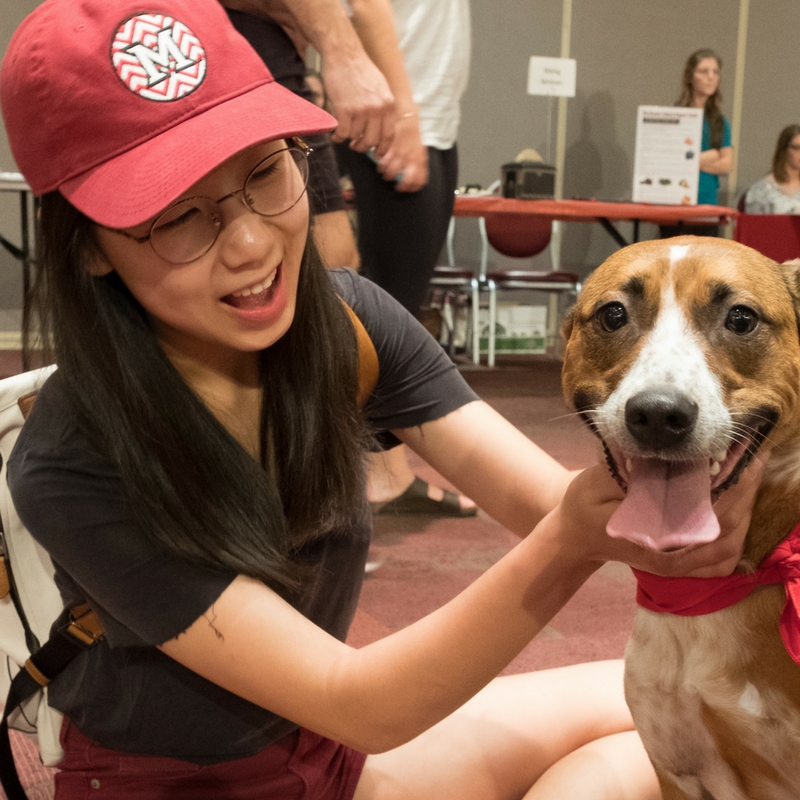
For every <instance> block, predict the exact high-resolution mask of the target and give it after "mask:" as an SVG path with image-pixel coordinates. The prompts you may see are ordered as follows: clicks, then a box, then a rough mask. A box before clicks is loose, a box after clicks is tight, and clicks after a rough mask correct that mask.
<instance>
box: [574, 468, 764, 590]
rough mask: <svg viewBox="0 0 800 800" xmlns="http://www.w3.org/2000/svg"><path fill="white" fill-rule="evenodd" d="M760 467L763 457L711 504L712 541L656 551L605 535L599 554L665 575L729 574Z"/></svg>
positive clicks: (739, 552) (739, 548)
mask: <svg viewBox="0 0 800 800" xmlns="http://www.w3.org/2000/svg"><path fill="white" fill-rule="evenodd" d="M763 467H764V459H761V460H756V461H754V462H753V463H752V464H750V466H749V467H748V468H747V469H746V470H745V471H744V472H743V473H742V475H741V477H740V478H739V482H738V483H737V484H736V485H735V486H732V487H731V488H730V489H728V491H726V492H725V493H724V494H723V495H722V496H721V497H720V498H719V500H718V501H717V502H716V503H715V504H714V512H715V513H716V515H717V519H718V520H719V524H720V528H721V531H720V535H719V536H718V537H717V538H716V539H715V540H714V541H713V542H709V543H707V544H700V545H692V546H691V547H683V548H681V549H680V550H674V551H672V552H659V551H655V550H650V549H649V548H646V547H642V546H640V545H636V544H633V543H632V542H629V541H627V540H624V539H612V538H611V537H606V539H607V541H605V542H604V543H601V550H602V551H603V552H602V553H601V556H600V557H601V558H603V560H606V561H608V560H613V561H622V562H624V563H626V564H630V566H632V567H635V568H636V569H641V570H644V571H645V572H652V573H654V574H655V575H663V576H665V577H691V578H709V577H716V576H724V575H730V574H731V573H732V572H733V570H734V568H735V567H736V565H737V564H738V563H739V560H740V559H741V557H742V549H743V548H744V540H745V536H746V534H747V530H748V528H749V527H750V519H751V516H752V513H753V506H754V504H755V499H756V493H757V491H758V488H759V486H760V485H761V478H762V475H763ZM587 472H588V470H587ZM571 488H572V487H570V489H571ZM569 496H570V490H567V494H566V496H565V502H567V501H568V498H569Z"/></svg>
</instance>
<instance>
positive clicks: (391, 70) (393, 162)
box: [326, 0, 428, 192]
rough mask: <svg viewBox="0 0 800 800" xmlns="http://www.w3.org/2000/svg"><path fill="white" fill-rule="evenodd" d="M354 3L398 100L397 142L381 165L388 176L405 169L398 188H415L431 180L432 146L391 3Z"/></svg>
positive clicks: (356, 18)
mask: <svg viewBox="0 0 800 800" xmlns="http://www.w3.org/2000/svg"><path fill="white" fill-rule="evenodd" d="M350 6H351V9H352V20H353V26H354V27H355V29H356V31H357V32H358V35H359V37H360V39H361V41H362V43H363V45H364V48H365V50H366V51H367V54H368V55H369V57H370V58H371V59H372V60H373V61H374V62H375V64H376V65H377V66H378V68H379V69H380V71H381V72H382V73H383V75H384V76H385V77H386V80H387V81H388V82H389V87H390V88H391V90H392V93H393V94H394V96H395V100H396V101H397V115H398V116H397V123H396V126H395V137H394V142H393V143H392V146H391V148H390V149H389V151H388V152H386V154H385V155H383V154H382V153H377V155H378V156H379V157H380V156H382V157H381V158H380V164H379V167H378V169H379V171H380V172H381V174H382V175H383V176H384V177H385V178H386V179H387V180H391V179H393V178H395V177H396V176H397V175H400V174H401V173H402V181H400V182H399V183H398V184H397V186H396V188H397V189H398V190H399V191H408V192H415V191H417V190H419V189H421V188H422V187H423V186H424V185H425V184H426V183H427V182H428V150H427V148H426V147H425V146H424V145H423V144H422V139H421V136H420V128H419V111H418V109H417V105H416V103H415V102H414V97H413V91H412V88H411V84H410V83H409V80H408V75H407V74H406V69H405V65H404V63H403V54H402V52H401V50H400V44H399V42H398V39H397V33H396V32H395V28H394V19H393V16H392V7H391V4H390V3H389V1H388V0H351V3H350ZM326 82H327V72H326Z"/></svg>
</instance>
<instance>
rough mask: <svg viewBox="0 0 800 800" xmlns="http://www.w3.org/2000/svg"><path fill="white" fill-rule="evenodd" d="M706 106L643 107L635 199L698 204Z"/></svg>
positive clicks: (638, 131) (638, 125) (638, 123)
mask: <svg viewBox="0 0 800 800" xmlns="http://www.w3.org/2000/svg"><path fill="white" fill-rule="evenodd" d="M702 133H703V109H702V108H680V107H678V108H675V107H673V106H639V111H638V115H637V119H636V155H635V159H634V167H633V202H634V203H659V204H662V205H692V206H693V205H697V181H698V177H699V173H700V142H701V136H702Z"/></svg>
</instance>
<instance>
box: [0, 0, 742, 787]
mask: <svg viewBox="0 0 800 800" xmlns="http://www.w3.org/2000/svg"><path fill="white" fill-rule="evenodd" d="M0 95H1V97H2V105H3V114H4V119H5V122H6V128H7V131H8V134H9V140H10V142H11V146H12V149H13V152H14V156H15V158H16V161H17V163H18V165H19V167H20V169H21V170H22V172H23V173H24V174H25V176H26V178H27V180H28V181H29V183H30V185H31V186H32V187H33V189H34V191H35V192H36V193H37V194H38V195H40V196H41V229H42V249H41V252H40V253H39V259H38V262H39V263H38V266H39V269H38V273H37V285H36V288H35V295H34V298H33V311H34V313H33V314H32V315H31V320H32V325H35V328H36V333H37V337H38V338H37V337H34V336H33V332H32V330H30V331H28V332H27V333H26V346H28V347H33V346H43V347H44V349H45V357H46V358H52V359H53V360H55V362H56V363H57V365H58V369H57V371H56V372H55V373H54V374H53V376H52V377H51V378H49V379H48V381H47V382H46V383H45V385H44V387H43V388H42V390H41V392H40V393H39V395H38V397H37V400H36V405H35V408H34V410H33V412H32V414H31V416H30V418H29V419H28V421H27V422H26V424H25V427H24V429H23V431H22V434H21V436H20V438H19V440H18V442H17V445H16V447H15V449H14V452H13V454H12V456H11V459H10V461H9V485H10V489H11V492H12V496H13V499H14V502H15V504H16V506H17V509H18V511H19V514H20V517H21V518H22V519H23V521H24V523H25V524H26V526H27V527H28V529H29V530H30V531H31V533H32V535H33V536H34V537H35V538H36V539H37V540H38V541H39V542H40V543H41V544H42V546H43V547H44V548H45V549H46V550H47V551H48V552H49V554H50V555H51V557H52V560H53V562H54V564H55V565H56V574H57V581H58V585H59V588H60V590H61V592H62V595H63V598H64V602H65V604H66V605H69V606H71V605H73V604H74V603H75V601H76V600H78V599H81V600H86V601H88V602H89V604H90V605H91V607H92V608H93V610H94V611H95V612H96V614H97V615H98V617H99V618H100V620H101V622H102V625H103V629H104V638H103V640H102V641H101V642H100V643H99V644H98V645H97V646H95V647H93V648H91V649H89V650H87V651H85V652H83V653H82V654H81V655H80V656H79V657H78V658H77V659H76V660H75V661H73V662H72V663H71V664H70V666H69V667H68V668H67V669H66V670H65V671H64V672H62V673H61V674H60V675H59V676H58V677H57V678H56V680H54V681H53V682H52V683H51V684H50V687H49V702H50V703H51V704H52V705H53V706H54V707H55V708H57V709H59V710H60V711H62V712H63V713H64V715H65V723H64V727H63V730H62V743H63V747H64V759H63V761H62V762H61V764H60V771H59V772H58V775H57V778H56V784H57V785H56V797H57V798H58V800H71V798H77V797H85V796H87V793H88V794H92V793H93V792H94V791H95V790H96V789H97V788H98V787H99V788H100V789H101V790H102V793H103V796H104V797H108V798H117V797H119V798H129V797H132V796H135V797H137V798H140V799H141V800H150V798H153V799H155V798H157V797H164V796H168V797H170V798H177V799H178V800H181V798H192V800H194V799H195V798H197V797H199V796H203V797H208V796H219V797H225V798H257V797H258V798H262V797H264V796H274V797H281V798H289V799H291V798H308V800H311V799H312V798H313V800H321V799H324V798H341V799H342V800H347V799H348V798H351V797H356V798H357V800H371V799H372V798H389V797H392V798H429V797H448V796H455V797H459V798H460V800H467V799H468V798H471V797H475V798H478V797H480V798H508V800H511V798H517V797H522V796H526V797H528V798H535V797H539V798H542V797H550V798H560V797H570V798H574V799H575V800H581V799H582V800H587V799H588V798H595V797H600V796H606V795H603V794H601V793H607V794H608V795H613V796H615V797H626V798H654V797H656V796H657V793H658V789H657V786H656V784H655V779H654V775H653V772H652V769H651V768H650V766H649V762H648V761H647V759H646V757H645V755H644V752H643V750H642V748H641V745H640V743H639V741H638V738H637V736H636V734H635V732H634V731H633V728H632V723H631V719H630V716H629V714H628V712H627V709H626V707H625V703H624V699H623V695H622V682H621V665H620V664H619V663H617V662H610V663H604V664H588V665H582V666H577V667H571V668H566V669H563V670H553V671H549V672H544V673H540V674H534V675H520V676H514V677H513V678H505V679H498V680H493V678H494V677H495V676H496V675H497V674H498V673H499V672H500V671H501V670H502V669H503V668H504V666H505V665H506V664H507V663H508V662H509V661H510V660H511V659H512V658H513V657H514V656H515V655H516V654H517V653H518V652H519V651H520V650H521V649H522V648H523V647H524V646H525V645H526V644H527V643H528V642H529V640H530V639H531V638H532V637H533V636H535V635H536V633H537V632H538V631H539V630H541V628H542V627H543V626H544V625H545V624H546V623H547V621H548V620H549V619H550V618H551V617H552V615H553V614H554V613H556V611H558V609H559V608H560V607H561V606H562V605H563V604H564V603H565V602H566V601H567V600H568V599H569V597H570V596H571V595H572V593H573V592H575V591H576V590H577V589H578V588H579V587H580V586H581V584H582V583H583V582H584V581H585V580H586V578H587V577H588V576H589V575H590V574H591V573H592V572H593V571H594V570H595V569H597V567H598V566H599V565H600V564H601V563H602V562H603V561H605V560H607V559H610V558H617V559H621V560H624V561H627V562H629V563H632V564H634V565H635V566H637V567H639V568H641V569H645V570H648V571H653V572H657V573H659V574H672V573H680V574H695V575H705V574H717V573H726V572H730V570H731V569H732V568H733V565H734V564H735V563H736V560H737V557H738V553H739V552H740V549H741V543H742V537H743V534H744V531H745V530H746V528H747V519H748V515H749V508H750V505H751V503H752V497H753V484H754V481H753V480H747V479H744V480H742V481H740V484H739V486H738V487H737V488H736V489H733V490H731V491H730V492H728V493H727V494H726V495H725V504H727V510H725V509H723V510H718V513H720V514H722V517H723V519H722V525H723V530H724V535H722V536H721V537H720V539H719V540H718V541H716V542H714V543H712V544H709V545H706V546H703V547H700V548H697V549H693V550H691V551H689V552H678V553H671V554H663V553H662V554H655V553H651V552H648V551H644V550H642V549H640V548H638V547H636V546H634V545H631V544H630V543H627V542H621V541H619V540H611V539H610V538H609V537H607V536H606V534H605V525H606V522H607V521H608V518H609V516H610V514H611V513H612V511H613V510H614V508H615V507H616V505H617V503H618V500H619V490H618V489H617V487H616V484H615V483H614V482H613V481H612V480H611V478H610V477H609V476H608V475H607V474H606V471H605V469H604V468H602V467H596V468H593V469H590V470H587V471H586V472H584V473H582V474H581V475H579V476H578V477H576V478H575V479H574V480H572V482H570V480H571V478H572V477H573V476H572V475H570V474H569V473H567V472H566V470H564V469H563V468H562V467H561V466H560V465H558V464H557V463H556V462H555V461H553V460H552V459H551V458H549V457H548V456H547V455H546V454H545V453H543V452H542V451H541V450H540V449H539V448H538V447H536V445H534V444H533V443H532V442H531V441H529V440H528V439H527V438H526V437H524V436H523V435H522V434H521V433H519V432H518V431H516V430H515V429H514V428H513V427H512V426H511V425H509V424H508V423H507V422H506V421H505V420H503V419H502V418H501V417H500V416H499V415H498V414H496V413H495V412H494V411H493V410H492V409H490V408H489V407H488V406H487V405H485V404H484V403H482V402H480V400H479V399H478V398H477V397H476V396H475V395H474V393H473V392H472V391H471V390H470V389H469V387H468V386H467V385H466V383H465V382H464V381H463V379H462V378H461V376H460V375H459V373H458V370H457V369H456V367H455V366H454V365H453V364H452V362H451V361H450V360H449V359H448V358H447V356H446V355H445V354H444V353H443V351H442V350H441V348H440V347H439V346H438V343H437V342H436V341H435V340H433V339H432V338H431V337H430V336H429V335H428V333H427V332H426V331H425V330H424V329H423V328H422V327H421V326H420V325H419V324H418V323H417V322H416V321H415V320H414V319H413V318H412V317H411V316H410V315H409V314H408V313H407V312H406V311H405V310H403V309H402V307H400V306H399V305H398V304H397V303H396V302H395V301H394V300H392V299H391V298H390V297H389V296H388V295H387V294H385V293H384V292H382V291H381V290H379V289H378V288H377V287H375V286H374V285H372V284H371V283H369V282H368V281H366V280H364V279H362V278H360V277H359V276H358V275H357V274H355V273H353V272H351V271H349V270H334V271H326V270H325V269H324V268H323V266H322V264H321V263H320V261H319V258H318V256H317V254H316V251H315V249H314V243H313V239H312V237H311V236H309V219H308V206H307V200H306V197H305V194H304V188H305V172H304V169H305V156H304V155H303V152H302V145H301V144H300V143H299V142H298V141H297V140H296V138H295V137H301V138H302V136H303V135H306V134H310V133H315V132H320V131H324V130H330V129H332V128H333V127H334V125H335V120H334V119H333V118H332V117H331V116H329V115H328V114H327V113H325V112H324V111H322V110H321V109H319V108H317V107H316V106H314V105H312V104H310V103H307V102H305V101H303V100H301V99H299V98H298V97H297V96H295V95H293V94H292V93H290V92H288V91H286V90H284V89H282V88H281V87H280V86H277V85H276V84H275V83H274V81H273V80H272V76H271V75H270V74H269V72H268V71H267V70H266V68H265V67H264V65H263V62H262V61H261V59H260V58H258V56H257V55H256V54H255V53H254V52H253V51H252V50H250V49H249V47H248V46H247V44H246V43H245V41H244V40H243V39H241V37H239V36H238V34H236V33H235V31H234V30H233V28H232V27H231V26H230V24H229V23H228V21H227V17H226V16H225V14H224V12H223V11H222V9H221V7H220V6H219V5H218V4H217V2H216V0H170V1H169V2H168V3H162V2H161V0H157V2H155V3H154V4H153V5H151V7H150V11H148V12H146V13H145V12H142V10H141V5H140V2H139V0H46V1H45V2H44V3H42V4H41V5H39V6H38V7H37V9H36V10H35V11H34V12H33V13H32V14H31V15H30V16H29V17H28V18H27V19H26V20H25V21H24V22H23V23H22V25H21V26H20V28H19V30H18V31H17V32H16V33H15V35H14V37H13V39H12V41H11V43H10V45H9V48H8V50H7V52H6V55H5V58H4V61H3V66H2V73H0ZM87 127H90V128H91V131H90V132H91V135H87ZM54 153H56V154H57V157H53V154H54ZM342 300H344V301H345V302H346V303H347V305H349V306H350V308H351V309H352V310H353V311H354V312H355V314H356V315H357V316H358V318H359V319H360V320H361V322H362V323H363V325H364V327H365V328H366V329H367V330H368V332H369V335H370V337H371V339H372V341H373V343H374V345H375V349H376V351H377V355H378V360H379V366H380V372H379V377H378V381H377V385H376V386H375V389H374V391H373V394H372V397H371V398H370V399H369V400H368V402H367V403H366V405H364V406H360V405H359V403H358V402H357V388H358V363H357V362H358V349H357V342H356V335H355V332H354V328H353V325H352V323H351V321H350V317H349V315H348V311H347V309H346V307H345V304H344V303H343V302H342ZM398 441H402V442H404V443H405V444H407V445H409V446H410V447H411V448H413V449H414V450H415V451H416V452H417V453H419V455H420V456H422V457H423V458H424V459H425V460H427V461H428V462H429V463H430V464H432V465H433V466H434V467H435V468H436V469H438V470H439V471H440V472H441V473H442V474H443V475H444V477H445V478H447V479H448V480H451V481H453V482H454V483H455V484H456V485H457V486H459V488H460V489H461V491H464V492H466V493H468V494H469V496H471V497H474V498H475V499H476V501H478V502H479V503H480V505H481V507H482V508H483V509H484V510H485V511H486V512H487V513H489V514H491V515H492V516H494V517H495V518H496V519H498V520H499V521H500V522H501V523H503V524H505V525H506V526H508V527H509V528H510V529H512V530H514V531H515V532H517V533H518V534H519V535H520V536H521V537H525V538H523V540H522V541H521V543H520V544H519V545H518V546H517V547H516V548H514V549H513V550H512V551H511V552H510V553H509V554H508V555H507V556H506V557H505V558H503V559H501V560H500V561H499V562H498V563H497V564H496V565H495V566H493V567H492V568H491V569H489V570H488V571H487V572H486V573H485V574H484V575H483V576H481V578H480V579H479V580H478V581H476V582H475V583H474V584H473V585H472V586H471V587H469V588H468V589H467V590H466V591H465V592H463V593H462V594H461V595H459V596H458V597H456V598H455V599H454V600H453V601H452V602H450V603H448V604H447V605H446V606H444V607H443V608H441V609H439V610H437V611H436V612H434V613H433V614H431V615H430V616H428V617H426V618H425V619H423V620H420V621H419V622H417V623H416V624H414V625H411V626H409V627H408V628H406V629H405V630H403V631H401V632H399V633H396V634H393V635H391V636H388V637H386V638H385V639H383V640H381V641H378V642H376V643H374V644H371V645H369V646H367V647H364V648H363V649H361V650H354V649H353V648H351V647H348V646H347V645H346V644H345V638H346V635H347V630H348V627H349V624H350V621H351V620H352V617H353V614H354V611H355V608H356V604H357V601H358V595H359V591H360V587H361V581H362V579H363V575H364V564H365V560H366V556H367V549H368V545H369V538H370V520H371V514H370V509H369V505H368V503H367V501H366V496H365V487H364V468H363V462H364V458H365V454H366V453H367V452H368V451H369V450H370V449H374V448H377V447H391V446H392V444H395V443H397V442H398ZM731 520H733V521H731ZM368 753H369V754H372V755H369V756H367V755H366V754H368ZM598 759H599V762H600V763H602V764H603V768H602V769H601V770H599V771H598V770H597V764H598ZM98 796H99V795H98Z"/></svg>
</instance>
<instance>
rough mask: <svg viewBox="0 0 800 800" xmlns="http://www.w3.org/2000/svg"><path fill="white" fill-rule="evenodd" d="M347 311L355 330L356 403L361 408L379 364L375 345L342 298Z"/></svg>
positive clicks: (368, 395) (368, 393) (367, 398)
mask: <svg viewBox="0 0 800 800" xmlns="http://www.w3.org/2000/svg"><path fill="white" fill-rule="evenodd" d="M342 303H344V307H345V308H346V309H347V313H348V314H349V315H350V322H352V323H353V328H355V331H356V340H357V341H358V405H359V408H362V407H363V406H364V404H365V403H366V402H367V400H369V398H370V397H371V395H372V392H373V390H374V389H375V385H376V384H377V383H378V374H379V371H380V364H379V363H378V353H377V351H376V350H375V345H374V344H373V343H372V339H371V338H370V336H369V333H367V329H366V328H365V327H364V324H363V323H362V322H361V320H360V319H359V318H358V316H357V315H356V312H355V311H353V309H352V308H350V306H349V305H347V303H345V302H344V300H342Z"/></svg>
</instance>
